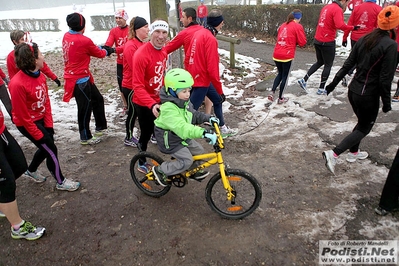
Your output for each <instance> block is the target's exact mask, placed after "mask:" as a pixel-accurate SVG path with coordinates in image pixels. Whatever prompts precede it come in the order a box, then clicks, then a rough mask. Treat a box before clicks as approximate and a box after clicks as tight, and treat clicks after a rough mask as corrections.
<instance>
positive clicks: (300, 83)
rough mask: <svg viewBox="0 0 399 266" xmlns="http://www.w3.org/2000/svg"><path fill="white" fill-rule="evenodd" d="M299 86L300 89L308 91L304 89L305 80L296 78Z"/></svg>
mask: <svg viewBox="0 0 399 266" xmlns="http://www.w3.org/2000/svg"><path fill="white" fill-rule="evenodd" d="M298 84H299V86H301V88H302V90H304V91H305V92H306V93H308V90H307V89H306V81H305V80H304V79H300V80H298Z"/></svg>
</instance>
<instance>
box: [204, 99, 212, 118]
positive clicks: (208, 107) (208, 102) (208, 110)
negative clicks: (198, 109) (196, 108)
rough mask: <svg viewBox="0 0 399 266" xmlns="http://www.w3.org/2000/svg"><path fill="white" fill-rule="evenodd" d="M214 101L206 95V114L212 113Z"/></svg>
mask: <svg viewBox="0 0 399 266" xmlns="http://www.w3.org/2000/svg"><path fill="white" fill-rule="evenodd" d="M212 107H213V103H212V101H211V100H209V98H208V97H205V114H208V115H210V114H211V113H212Z"/></svg>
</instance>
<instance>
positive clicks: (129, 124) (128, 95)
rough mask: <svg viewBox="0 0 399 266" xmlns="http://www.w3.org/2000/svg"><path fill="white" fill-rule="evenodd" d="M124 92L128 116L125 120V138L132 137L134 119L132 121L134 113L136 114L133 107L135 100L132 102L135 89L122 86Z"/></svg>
mask: <svg viewBox="0 0 399 266" xmlns="http://www.w3.org/2000/svg"><path fill="white" fill-rule="evenodd" d="M122 93H123V95H124V97H125V99H126V101H127V118H126V121H125V128H126V137H125V139H131V138H132V136H133V127H134V121H132V119H133V114H134V107H133V102H132V97H133V90H130V89H127V88H122Z"/></svg>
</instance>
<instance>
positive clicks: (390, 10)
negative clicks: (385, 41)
mask: <svg viewBox="0 0 399 266" xmlns="http://www.w3.org/2000/svg"><path fill="white" fill-rule="evenodd" d="M398 25H399V7H397V6H394V5H391V6H387V7H385V8H384V9H383V10H381V12H380V13H379V14H378V27H379V28H380V29H382V30H391V29H394V28H396V27H397V26H398Z"/></svg>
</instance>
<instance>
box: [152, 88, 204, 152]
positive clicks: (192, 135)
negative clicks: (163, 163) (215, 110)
mask: <svg viewBox="0 0 399 266" xmlns="http://www.w3.org/2000/svg"><path fill="white" fill-rule="evenodd" d="M159 96H160V98H161V108H160V112H159V116H158V117H157V119H155V121H154V123H155V128H154V135H155V138H156V139H157V144H158V148H159V150H160V151H161V152H163V153H174V152H176V151H178V150H180V149H181V148H183V147H184V146H187V142H188V141H189V140H190V139H198V138H202V135H203V133H204V131H205V129H204V128H202V127H199V126H197V125H200V124H202V123H204V122H206V121H209V118H210V117H211V116H210V115H207V114H204V113H202V112H198V111H196V110H195V109H194V108H193V105H192V104H191V102H190V101H183V100H180V99H179V98H176V97H173V96H172V95H170V94H168V93H166V91H165V87H163V88H162V89H161V91H160V95H159Z"/></svg>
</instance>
